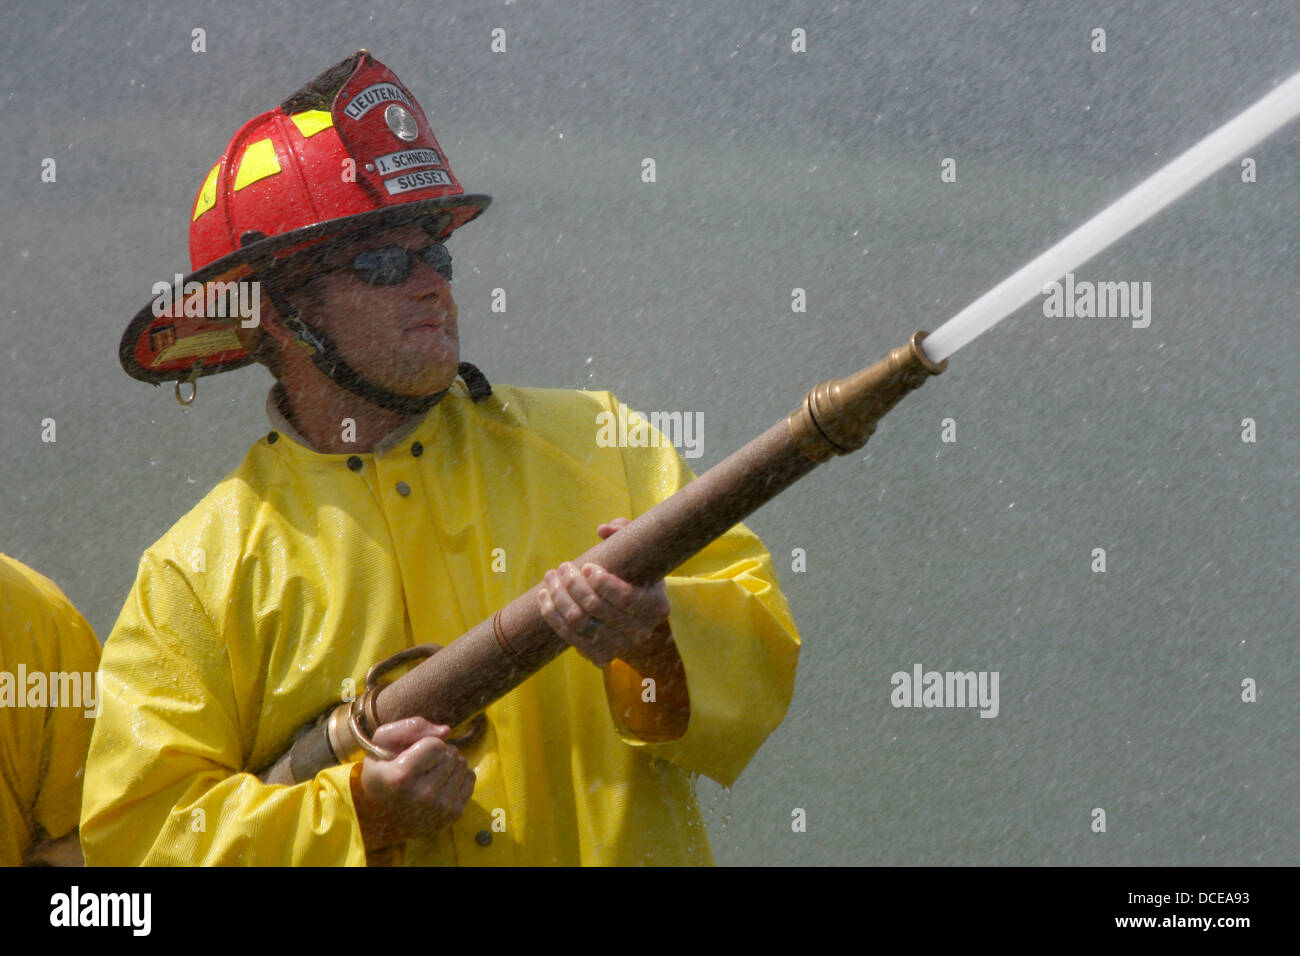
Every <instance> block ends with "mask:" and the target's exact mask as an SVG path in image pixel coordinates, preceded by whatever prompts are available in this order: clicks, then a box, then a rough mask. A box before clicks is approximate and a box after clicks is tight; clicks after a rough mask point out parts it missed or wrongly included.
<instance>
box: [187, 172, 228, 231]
mask: <svg viewBox="0 0 1300 956" xmlns="http://www.w3.org/2000/svg"><path fill="white" fill-rule="evenodd" d="M220 169H221V164H220V163H217V165H215V166H213V167H212V168H211V169H210V170H208V178H207V179H205V180H203V188H202V189H200V190H199V198H198V200H196V201H195V203H194V218H193V219H191V220H190V222H193V221H194V219H198V218H199V216H201V215H203V214H204V213H205V212H207V211H208V210H209V209H211V208H212V207H213V206H215V205H216V204H217V172H218V171H219V170H220Z"/></svg>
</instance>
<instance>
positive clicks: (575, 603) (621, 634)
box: [537, 518, 668, 667]
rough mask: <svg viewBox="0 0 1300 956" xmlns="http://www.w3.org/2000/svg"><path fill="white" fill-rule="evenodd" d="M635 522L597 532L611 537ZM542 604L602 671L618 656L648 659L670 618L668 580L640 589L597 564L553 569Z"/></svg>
mask: <svg viewBox="0 0 1300 956" xmlns="http://www.w3.org/2000/svg"><path fill="white" fill-rule="evenodd" d="M629 524H631V522H630V521H629V520H628V519H627V518H615V519H614V520H613V521H610V522H609V523H607V524H603V525H601V526H600V527H599V528H597V529H596V533H597V534H599V535H600V536H601V538H608V537H609V536H610V535H612V534H613V533H614V532H616V531H618V530H619V529H620V528H623V527H626V526H627V525H629ZM537 603H538V607H539V608H540V609H541V612H542V617H543V618H545V619H546V623H548V624H550V625H551V629H552V630H554V631H555V633H556V634H558V635H560V637H562V638H564V639H565V640H566V641H568V642H569V643H570V644H572V645H573V646H574V647H576V648H577V649H578V653H579V654H581V655H582V656H583V657H585V658H587V660H589V661H591V662H592V663H593V664H595V665H596V666H597V667H607V666H608V665H609V662H610V661H612V660H613V659H614V658H616V657H619V658H622V659H623V660H629V661H630V660H634V659H636V658H638V657H640V656H644V654H645V652H646V651H647V650H649V649H650V645H651V644H653V643H655V641H653V640H652V638H655V637H656V631H658V632H659V634H660V635H662V634H663V632H664V631H666V622H667V620H668V593H667V590H666V589H665V588H664V583H663V581H658V582H656V583H654V584H652V585H650V586H649V587H638V586H637V585H634V584H628V583H627V582H626V581H624V580H623V579H622V578H619V577H615V576H614V575H613V574H610V573H609V572H608V571H606V570H605V569H604V568H602V567H600V566H598V565H595V564H588V565H586V566H585V567H583V568H582V569H581V570H579V569H578V568H575V567H574V566H573V565H572V564H571V563H569V562H567V561H566V562H565V563H564V564H562V565H560V566H559V568H557V569H556V570H554V571H547V572H546V586H545V587H543V588H541V589H540V590H539V591H538V595H537Z"/></svg>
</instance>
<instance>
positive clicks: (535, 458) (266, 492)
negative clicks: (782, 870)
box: [82, 381, 799, 865]
mask: <svg viewBox="0 0 1300 956" xmlns="http://www.w3.org/2000/svg"><path fill="white" fill-rule="evenodd" d="M617 407H618V402H617V400H616V399H615V398H614V397H613V396H612V395H610V394H609V393H607V392H574V391H562V390H551V389H522V388H512V387H505V386H496V387H495V388H494V391H493V394H492V395H491V396H490V397H488V398H487V399H485V400H484V401H482V402H479V403H474V402H473V401H471V400H470V398H469V397H468V393H467V390H466V389H465V387H464V386H463V384H462V383H461V382H459V381H457V382H456V383H455V385H454V386H453V388H452V391H451V392H449V393H448V394H447V396H446V397H445V398H444V399H443V400H442V402H441V403H439V404H438V405H437V406H435V407H434V409H433V410H432V411H431V412H430V413H429V414H428V415H427V416H426V417H425V418H424V419H423V421H421V422H420V423H419V425H418V426H417V427H416V428H415V429H414V430H413V431H411V432H409V433H408V434H406V435H404V436H403V437H402V438H401V440H400V441H399V442H396V443H395V444H394V443H392V442H390V443H388V444H389V445H391V447H388V448H387V449H386V450H381V451H379V452H378V453H377V454H374V455H351V456H350V455H346V454H343V455H333V454H321V453H318V452H315V451H312V450H310V449H309V448H307V447H305V446H304V445H302V444H300V443H299V442H298V441H295V440H293V439H292V438H290V437H288V436H287V435H285V434H279V433H277V432H272V433H271V434H270V435H268V436H267V437H266V438H264V439H262V440H260V441H259V442H258V443H257V444H256V445H255V446H254V447H253V448H252V450H251V451H250V452H249V454H248V457H247V458H246V459H245V460H244V462H243V464H242V465H240V466H239V468H238V469H236V470H235V471H234V472H233V473H232V474H230V475H229V476H228V477H227V478H225V479H224V480H223V481H222V482H221V483H220V484H219V485H217V487H216V488H214V489H213V490H212V491H211V492H210V493H209V494H208V495H207V496H206V497H205V498H204V499H203V501H201V502H200V503H199V504H198V505H197V506H196V507H195V508H194V510H193V511H191V512H190V513H189V514H188V515H186V516H185V517H184V518H182V519H181V520H180V521H179V522H178V523H177V524H176V526H175V527H173V528H172V529H171V530H170V531H169V532H168V533H167V534H166V535H164V536H163V538H162V539H161V540H160V541H159V542H158V543H156V544H155V545H154V546H153V547H151V548H150V549H149V550H148V551H147V552H146V553H145V554H144V556H143V558H142V559H141V562H140V568H139V574H138V577H137V579H136V583H135V587H134V589H133V590H132V592H131V595H130V597H129V598H128V599H127V602H126V606H125V607H124V608H123V610H122V614H121V616H120V618H119V619H118V622H117V624H116V626H115V627H114V630H113V633H112V635H111V636H110V637H109V640H108V642H107V644H106V645H105V652H104V660H103V665H102V672H103V689H104V690H103V693H104V706H103V715H102V717H101V718H100V719H99V721H97V725H96V729H95V736H94V739H93V741H92V744H91V753H90V759H89V763H88V767H87V781H86V791H85V797H84V809H83V814H82V845H83V848H84V849H85V852H86V859H87V862H88V863H89V864H92V865H94V864H116V865H120V864H135V863H146V864H169V863H170V864H209V863H213V864H231V863H243V864H258V865H289V864H325V865H334V864H363V863H365V862H366V849H365V847H364V845H363V843H362V839H361V832H360V829H359V826H358V823H357V818H356V812H355V810H354V808H353V805H352V795H351V787H350V783H349V781H350V778H351V777H352V776H353V775H354V774H359V773H360V768H361V765H360V764H359V763H354V764H349V765H345V766H338V767H332V768H330V769H328V770H324V771H322V772H321V773H320V774H318V775H317V776H316V778H315V779H314V780H312V781H310V782H308V783H303V784H299V785H296V786H292V787H285V786H269V785H266V784H263V783H261V782H259V781H258V779H257V778H256V777H255V776H254V775H253V773H251V772H249V771H250V770H252V771H258V770H261V769H263V768H265V766H266V765H268V764H269V763H270V762H271V761H272V760H273V759H274V758H275V757H277V756H278V755H279V754H280V753H281V752H283V751H284V749H285V748H286V747H287V745H288V744H289V743H290V742H291V740H292V738H293V735H294V732H295V731H296V730H297V729H298V728H300V727H301V726H302V725H304V724H306V723H308V722H310V721H311V720H313V719H314V718H315V717H316V716H317V715H319V714H320V713H321V712H322V711H324V710H325V709H326V708H328V707H330V706H332V705H334V704H336V703H338V702H339V700H340V699H341V698H343V697H344V696H345V695H346V694H347V693H348V692H349V691H351V690H353V689H354V688H355V689H358V690H359V689H360V688H361V687H362V683H363V678H364V675H365V672H366V670H367V668H369V667H370V665H372V664H374V663H375V662H377V661H379V660H381V659H383V658H385V657H388V656H389V655H391V654H393V653H395V652H397V651H399V650H401V649H402V648H405V647H409V646H411V645H412V644H418V643H422V642H426V641H432V642H435V643H439V644H447V643H449V642H450V641H452V640H453V639H455V638H456V637H457V636H459V635H460V634H462V633H464V632H465V631H466V630H468V629H469V628H470V627H472V626H473V625H474V624H477V623H478V622H479V621H481V620H483V619H485V618H487V617H489V616H490V615H491V614H492V613H493V612H494V611H495V610H497V609H498V608H499V607H501V606H502V605H504V604H506V603H508V602H509V601H510V600H512V599H514V598H515V597H517V596H518V595H519V594H521V593H523V592H524V591H526V590H527V589H529V588H531V587H532V586H533V585H535V584H536V583H537V582H538V581H539V580H540V579H541V578H542V576H543V574H544V573H545V572H546V571H547V570H548V569H551V568H554V567H555V566H557V565H558V564H560V563H562V562H563V561H565V560H568V559H571V558H574V557H576V556H577V555H578V554H580V553H581V552H583V551H584V550H586V549H587V548H588V547H590V546H591V545H592V544H594V543H596V541H597V540H598V537H597V535H596V527H597V525H599V524H600V523H602V522H604V521H608V520H609V519H611V518H615V517H618V516H627V517H635V516H636V515H639V514H641V513H642V512H644V511H646V510H647V509H649V508H650V507H651V506H653V505H654V504H655V503H656V502H658V501H659V500H661V499H663V498H665V497H667V496H669V495H671V494H672V493H673V492H675V491H676V490H677V489H678V488H680V487H682V486H683V485H684V484H685V483H686V482H688V481H690V480H691V478H692V477H693V476H692V474H691V472H690V470H689V469H688V468H687V467H686V465H685V463H684V462H683V461H682V460H681V458H680V457H679V456H678V455H677V453H676V450H675V449H674V448H672V447H671V446H666V447H664V446H661V447H647V448H604V447H599V446H598V445H597V443H596V440H595V439H596V434H597V415H598V414H599V413H602V412H609V413H611V414H614V413H616V409H617ZM656 434H657V433H656ZM667 591H668V599H669V602H670V604H671V606H672V611H671V615H670V618H669V621H670V624H671V627H672V631H673V635H674V637H675V640H676V644H677V648H678V651H679V653H680V654H681V657H682V660H683V663H684V665H685V669H686V674H687V684H688V689H689V695H690V704H689V706H690V721H689V726H688V728H687V730H686V733H685V734H684V735H682V736H680V737H679V738H678V739H676V740H672V741H669V742H660V743H648V742H646V741H643V740H640V739H638V738H637V737H636V736H634V735H633V733H632V732H631V731H630V730H629V729H628V728H629V726H646V725H648V723H649V722H648V721H645V720H639V719H638V710H639V709H643V708H646V707H653V706H654V705H653V704H646V703H643V702H642V700H641V683H640V679H639V675H637V674H635V672H630V670H631V669H630V668H628V667H627V666H626V665H624V664H623V663H622V662H621V661H616V662H615V664H614V665H613V666H612V667H611V668H610V669H607V670H606V671H605V672H604V673H602V671H601V670H600V669H598V668H597V667H595V666H594V665H593V664H591V663H590V662H589V661H587V660H586V659H584V658H582V657H581V656H579V655H578V653H577V652H576V651H574V650H573V649H569V650H567V651H565V652H564V653H563V654H562V655H561V656H560V657H559V658H557V659H556V660H554V661H553V662H551V663H550V664H548V665H547V666H546V667H545V668H543V669H542V670H541V671H539V672H538V673H537V674H535V675H534V676H533V677H531V678H529V679H528V680H527V681H526V682H525V683H524V684H522V685H521V686H520V687H518V688H517V689H516V690H514V691H512V692H511V693H510V694H508V695H507V696H505V697H504V698H502V699H501V700H500V701H498V702H497V703H495V704H493V705H491V706H490V707H488V709H487V711H486V713H487V718H488V732H487V733H486V735H485V736H484V738H483V739H481V740H480V741H479V742H478V743H476V744H474V745H472V746H470V747H469V748H467V750H466V751H465V756H466V759H467V760H468V761H469V763H470V765H471V766H472V767H473V769H474V771H475V773H476V775H477V778H478V779H477V783H476V784H475V788H474V795H473V797H472V798H471V801H470V803H469V804H468V805H467V807H466V809H465V812H464V814H463V816H462V817H461V818H460V820H459V821H458V822H457V823H456V824H455V825H454V826H452V827H451V828H450V829H449V830H447V831H444V832H443V834H441V835H440V836H438V837H436V838H434V839H431V840H413V841H410V842H408V843H407V844H405V846H404V851H403V852H402V853H400V854H399V855H398V858H399V860H401V861H403V862H405V863H407V864H459V865H533V864H570V865H576V864H701V863H710V862H712V856H711V853H710V849H709V845H708V840H707V837H706V833H705V830H704V827H703V825H702V823H701V820H700V816H699V811H698V809H697V807H696V803H695V798H694V794H693V791H692V785H691V775H692V774H706V775H708V776H710V777H713V778H714V779H716V780H718V781H720V782H721V783H723V784H726V785H730V784H731V783H732V782H733V781H734V780H735V779H736V777H737V776H738V775H739V774H740V772H741V770H742V769H743V768H744V766H745V764H746V763H747V762H748V761H749V759H750V758H751V757H752V756H753V754H754V752H755V751H756V750H757V749H758V747H759V746H760V745H761V744H762V742H763V740H764V739H765V738H766V737H767V735H768V734H769V733H770V732H771V731H772V730H773V729H774V728H775V727H776V726H777V724H778V723H780V721H781V719H782V718H783V717H784V715H785V711H786V707H787V705H788V703H789V700H790V696H791V693H792V690H793V683H794V673H795V663H796V658H797V654H798V646H799V636H798V633H797V632H796V630H795V626H794V622H793V621H792V620H791V618H790V613H789V609H788V607H787V605H786V602H785V599H784V597H783V596H782V595H781V593H780V591H779V589H778V585H777V582H776V577H775V574H774V572H773V568H772V563H771V558H770V557H769V555H768V553H767V552H766V550H765V549H764V548H763V546H762V544H761V543H760V542H759V541H758V539H757V538H755V537H754V536H753V534H752V533H750V532H749V531H748V530H746V529H745V528H744V527H743V526H740V525H738V526H737V527H735V528H734V529H732V530H731V531H730V532H728V533H727V534H726V535H725V536H724V537H722V538H721V539H719V540H718V541H716V542H715V543H714V544H713V545H711V546H710V547H709V548H707V549H706V550H705V551H703V552H701V553H700V554H699V555H697V556H696V557H695V558H694V559H692V560H691V561H690V562H688V563H687V564H686V565H684V566H683V567H682V568H680V569H679V570H678V572H677V573H676V574H675V575H674V576H672V577H669V578H668V579H667ZM629 672H630V673H629ZM647 736H648V735H647Z"/></svg>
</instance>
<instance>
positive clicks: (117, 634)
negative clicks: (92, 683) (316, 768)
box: [81, 552, 365, 866]
mask: <svg viewBox="0 0 1300 956" xmlns="http://www.w3.org/2000/svg"><path fill="white" fill-rule="evenodd" d="M100 673H101V684H100V687H101V691H100V692H101V694H102V697H103V711H102V713H101V715H100V717H99V719H98V720H97V721H96V724H95V731H94V734H93V736H92V738H91V744H90V753H89V756H88V758H87V766H86V785H85V792H84V794H83V798H82V816H81V840H82V847H83V850H84V852H85V855H86V862H87V864H89V865H112V866H124V865H135V864H147V865H169V864H170V865H207V864H244V865H254V864H255V865H262V866H276V865H283V866H290V865H339V864H363V863H364V862H365V849H364V844H363V842H362V839H361V832H360V827H359V824H358V822H357V818H356V811H355V809H354V808H353V805H352V792H351V786H350V778H351V774H352V773H353V772H354V770H355V769H356V768H358V767H359V766H360V765H359V764H349V765H344V766H338V767H331V768H329V769H328V770H325V771H322V772H321V773H320V774H318V775H317V776H316V777H315V779H313V780H311V781H310V782H307V783H302V784H298V785H296V786H292V787H286V786H270V785H267V784H263V783H262V782H260V781H259V780H258V779H257V778H256V777H255V776H254V775H252V774H250V773H244V772H241V770H242V767H243V766H244V758H245V754H244V743H243V742H244V741H245V740H246V739H252V733H251V731H250V729H249V728H246V727H243V726H241V721H246V720H248V719H250V715H256V714H257V713H259V704H260V701H258V700H256V699H252V695H251V692H245V694H246V696H241V693H240V691H237V690H236V688H235V687H234V684H233V681H232V679H231V668H230V663H229V659H228V656H227V654H226V651H225V642H224V641H223V640H222V635H221V634H219V633H218V632H217V630H216V628H215V627H214V626H213V624H212V622H211V620H210V619H209V617H208V614H207V613H206V612H205V610H204V609H203V605H202V602H201V601H200V600H199V598H198V596H197V595H196V594H195V592H194V590H193V589H192V588H191V586H190V583H189V581H188V580H187V579H186V577H185V574H184V572H183V571H182V570H181V569H180V568H178V567H177V566H176V565H175V564H174V563H172V562H169V561H166V560H164V559H161V558H159V557H157V556H155V555H153V554H152V552H150V553H146V554H145V556H144V558H143V559H142V560H141V562H140V570H139V574H138V576H137V578H136V583H135V586H134V588H133V590H132V592H131V594H130V596H129V597H128V599H127V602H126V605H125V607H124V608H123V610H122V613H121V616H120V617H119V618H118V621H117V624H116V626H115V627H114V628H113V632H112V634H111V635H110V636H109V639H108V641H107V643H106V644H105V646H104V656H103V660H102V663H101V670H100Z"/></svg>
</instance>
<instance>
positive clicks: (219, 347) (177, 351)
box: [149, 329, 243, 368]
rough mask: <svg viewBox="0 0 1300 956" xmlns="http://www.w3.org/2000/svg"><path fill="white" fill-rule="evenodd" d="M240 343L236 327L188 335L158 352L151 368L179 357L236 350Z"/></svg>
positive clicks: (239, 347) (151, 363) (240, 346)
mask: <svg viewBox="0 0 1300 956" xmlns="http://www.w3.org/2000/svg"><path fill="white" fill-rule="evenodd" d="M242 348H243V346H242V345H240V344H239V336H237V335H236V334H235V330H234V329H217V330H216V331H214V332H201V333H199V334H198V335H187V336H186V337H185V338H183V339H180V340H179V341H177V342H174V343H172V344H171V345H168V346H167V347H165V348H164V349H163V350H162V351H161V352H159V353H158V357H157V358H156V359H154V360H153V361H152V362H150V363H149V365H150V367H151V368H157V367H158V366H159V365H162V364H163V363H164V362H174V361H176V360H177V359H183V358H193V357H194V356H196V355H215V354H216V353H217V352H234V351H237V350H239V349H242Z"/></svg>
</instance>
